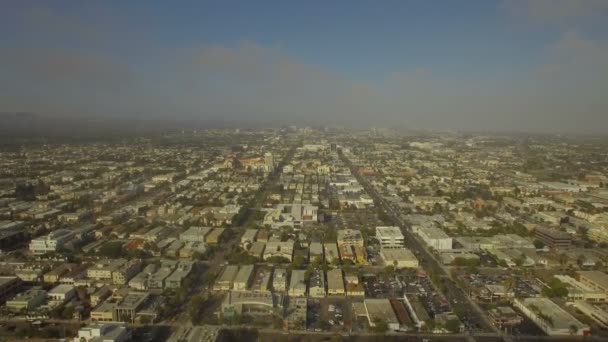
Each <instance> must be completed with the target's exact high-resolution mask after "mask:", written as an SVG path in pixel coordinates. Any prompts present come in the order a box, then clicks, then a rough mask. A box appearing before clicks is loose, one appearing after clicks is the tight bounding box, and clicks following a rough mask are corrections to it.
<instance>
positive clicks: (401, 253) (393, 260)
mask: <svg viewBox="0 0 608 342" xmlns="http://www.w3.org/2000/svg"><path fill="white" fill-rule="evenodd" d="M380 258H382V261H383V262H384V264H385V265H386V266H395V267H396V268H417V267H418V265H419V264H418V259H417V258H416V256H415V255H414V253H412V252H411V251H410V250H409V249H407V248H382V249H381V250H380Z"/></svg>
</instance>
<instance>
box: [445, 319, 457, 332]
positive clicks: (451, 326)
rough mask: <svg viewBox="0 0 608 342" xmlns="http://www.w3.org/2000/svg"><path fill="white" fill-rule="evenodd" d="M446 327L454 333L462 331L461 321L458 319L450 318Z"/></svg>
mask: <svg viewBox="0 0 608 342" xmlns="http://www.w3.org/2000/svg"><path fill="white" fill-rule="evenodd" d="M445 328H446V329H447V330H448V331H449V332H451V333H453V334H455V333H459V332H460V321H459V320H457V319H450V320H448V321H447V322H445Z"/></svg>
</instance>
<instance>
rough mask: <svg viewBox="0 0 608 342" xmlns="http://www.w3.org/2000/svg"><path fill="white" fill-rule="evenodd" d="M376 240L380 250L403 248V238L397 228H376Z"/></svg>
mask: <svg viewBox="0 0 608 342" xmlns="http://www.w3.org/2000/svg"><path fill="white" fill-rule="evenodd" d="M376 238H378V240H379V241H380V245H381V246H382V248H399V247H403V245H404V242H405V238H404V237H403V233H401V229H399V227H376Z"/></svg>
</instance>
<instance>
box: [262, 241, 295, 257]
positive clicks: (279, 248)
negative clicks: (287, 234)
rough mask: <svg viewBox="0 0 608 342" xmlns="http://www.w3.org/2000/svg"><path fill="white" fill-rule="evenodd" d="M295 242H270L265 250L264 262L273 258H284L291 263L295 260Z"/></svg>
mask: <svg viewBox="0 0 608 342" xmlns="http://www.w3.org/2000/svg"><path fill="white" fill-rule="evenodd" d="M293 244H294V243H293V241H285V242H281V241H268V242H267V243H266V248H265V249H264V260H268V259H270V258H272V257H282V258H285V259H287V260H289V261H292V259H293Z"/></svg>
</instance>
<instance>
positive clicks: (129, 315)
mask: <svg viewBox="0 0 608 342" xmlns="http://www.w3.org/2000/svg"><path fill="white" fill-rule="evenodd" d="M149 299H150V293H148V292H130V293H129V294H127V295H126V296H125V297H124V298H123V299H122V300H120V301H119V302H118V303H117V304H116V306H115V307H114V317H115V319H116V321H119V322H129V323H135V321H136V319H137V313H138V312H139V311H140V310H141V309H142V308H143V307H144V305H145V304H146V302H147V301H148V300H149Z"/></svg>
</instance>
